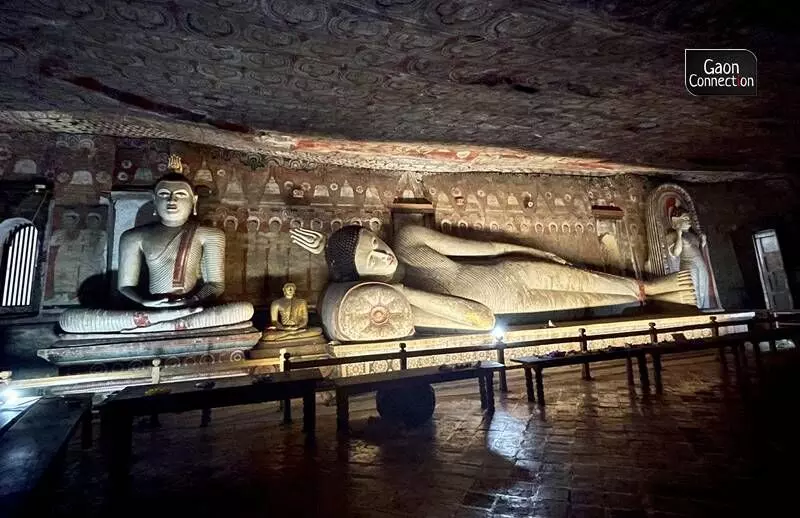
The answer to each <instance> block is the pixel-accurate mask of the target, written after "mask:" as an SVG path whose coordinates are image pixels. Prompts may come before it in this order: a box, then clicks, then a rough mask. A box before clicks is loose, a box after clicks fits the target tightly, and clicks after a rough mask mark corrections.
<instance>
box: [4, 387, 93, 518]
mask: <svg viewBox="0 0 800 518" xmlns="http://www.w3.org/2000/svg"><path fill="white" fill-rule="evenodd" d="M7 424H8V426H6V427H5V428H4V431H3V432H2V435H0V516H2V517H4V518H5V517H11V516H15V515H17V514H22V513H24V512H28V511H29V509H28V510H26V508H27V507H29V506H31V505H33V506H35V504H36V501H35V499H33V498H31V494H32V493H34V492H35V491H36V490H37V489H38V488H39V487H41V485H42V484H41V482H42V480H43V479H45V478H46V476H47V475H49V474H51V473H52V472H53V468H54V466H55V465H56V464H57V463H58V462H57V461H59V460H61V459H62V458H63V455H64V452H65V450H66V447H67V444H68V443H69V440H70V438H72V436H73V434H74V433H75V431H76V430H77V429H78V426H79V425H81V428H82V441H81V443H82V446H83V447H84V448H88V447H89V446H91V443H92V401H91V398H89V397H69V398H66V397H54V398H42V399H40V400H38V401H37V402H35V403H34V404H33V405H31V406H30V407H29V408H28V409H27V410H25V411H24V412H22V413H21V414H20V415H18V416H15V417H14V418H13V421H12V420H9V423H7ZM37 514H38V513H37Z"/></svg>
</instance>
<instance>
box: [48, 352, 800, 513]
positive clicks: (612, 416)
mask: <svg viewBox="0 0 800 518" xmlns="http://www.w3.org/2000/svg"><path fill="white" fill-rule="evenodd" d="M768 360H769V361H768V362H767V365H766V371H765V374H764V375H762V376H761V377H757V376H755V375H754V374H751V376H748V379H750V381H749V382H744V380H743V379H737V376H736V374H735V372H734V371H733V369H732V368H731V367H729V369H728V370H723V369H722V368H721V366H720V364H719V363H718V362H717V361H716V360H715V358H714V356H711V355H707V356H695V357H691V358H686V357H684V358H681V359H677V360H667V361H666V362H665V369H664V384H665V390H664V393H663V394H661V395H656V394H654V393H650V394H643V393H642V392H641V390H640V389H639V388H638V386H637V387H636V389H635V391H633V392H632V391H629V388H628V386H627V384H626V381H625V374H624V369H623V368H622V366H621V365H619V366H613V367H610V368H605V369H600V368H597V369H594V371H593V374H594V376H595V378H596V379H595V381H592V382H584V381H581V379H580V374H579V371H578V370H576V369H569V370H560V371H554V372H553V373H552V374H548V375H547V380H546V385H545V388H546V390H547V395H548V398H549V399H548V405H547V407H546V411H541V410H539V409H538V408H536V407H535V406H534V405H529V404H528V402H527V401H526V399H525V397H524V384H523V382H522V377H521V376H520V375H519V371H517V372H516V374H515V375H514V376H511V377H510V379H509V385H510V389H511V392H510V393H509V394H507V395H506V396H505V398H503V399H501V401H500V402H499V404H498V409H497V412H496V413H495V415H494V417H492V418H484V417H483V415H482V414H481V412H480V405H479V402H478V397H477V387H475V386H473V384H459V385H455V386H454V385H451V386H450V387H447V388H445V389H442V390H438V391H437V397H438V405H437V411H436V414H435V420H434V422H433V423H432V424H431V425H430V426H426V427H424V428H420V429H416V430H413V431H402V430H398V429H396V428H393V427H390V426H387V425H386V424H385V423H381V422H380V420H379V419H377V418H374V417H373V416H375V415H376V414H375V410H374V400H373V399H372V398H363V399H360V400H358V402H356V403H354V404H353V405H352V406H351V411H352V416H351V417H352V420H353V428H354V432H353V433H352V434H351V436H350V437H349V438H345V439H342V438H337V436H336V433H335V417H334V412H333V408H332V407H326V406H324V405H320V415H319V430H318V441H317V443H318V444H317V446H316V448H315V449H313V450H307V449H306V448H305V447H304V446H303V436H302V434H301V433H300V426H301V423H300V422H299V421H298V422H296V423H294V424H293V425H292V426H290V427H288V428H286V427H283V426H282V425H281V424H280V423H279V421H280V414H278V412H277V408H276V405H274V404H266V405H254V406H246V407H236V408H229V409H220V410H216V411H214V416H213V421H212V424H211V426H210V427H208V428H199V427H198V423H199V413H196V412H193V413H187V414H183V415H166V416H163V417H162V419H161V422H162V425H161V427H160V428H157V429H151V428H149V427H148V426H147V425H146V423H145V422H142V423H140V426H138V427H137V429H136V431H135V432H134V456H135V465H134V467H133V470H132V489H131V494H130V496H129V497H128V498H127V499H125V500H124V501H117V502H110V501H109V500H108V499H106V498H104V494H105V493H104V487H105V483H106V480H105V471H104V469H103V464H102V461H101V457H100V455H99V452H98V451H97V448H95V449H93V450H91V451H89V452H87V453H81V451H80V448H79V447H78V445H77V444H75V445H73V447H71V449H70V451H69V454H68V458H67V466H66V473H65V475H64V477H63V478H62V481H61V487H60V489H59V490H57V492H56V494H55V495H54V496H53V498H52V499H51V503H50V505H48V506H47V507H48V508H49V509H50V510H51V511H52V513H53V514H54V515H56V516H81V517H88V516H141V517H148V518H149V517H153V516H187V517H195V516H218V517H223V518H231V517H233V516H248V517H261V516H264V517H266V516H270V517H272V516H291V517H299V516H324V517H331V516H355V517H362V516H363V517H391V516H395V517H396V516H408V517H412V516H413V517H446V516H447V517H449V516H457V517H465V518H466V517H472V516H506V515H508V516H543V517H544V516H547V517H565V516H602V517H638V516H650V517H664V518H666V517H677V516H791V515H796V513H797V510H796V508H794V506H792V507H789V508H787V509H786V510H781V508H780V507H779V506H780V505H781V504H782V503H784V502H790V503H794V500H795V499H794V498H793V497H794V496H795V495H796V494H797V493H798V491H800V489H798V488H797V482H798V480H800V477H798V476H797V474H796V469H797V466H798V464H797V460H798V455H797V453H798V447H797V446H796V441H797V440H798V438H800V435H798V425H797V424H796V423H797V421H798V420H797V419H796V414H797V411H798V409H800V406H799V405H798V399H799V398H798V394H799V393H800V391H799V390H798V387H797V384H796V380H797V379H798V376H797V373H798V372H800V361H798V360H797V359H796V357H795V355H794V354H791V353H788V354H782V355H781V357H780V358H769V359H768ZM729 365H730V364H729ZM751 368H752V361H751ZM296 414H297V415H300V412H299V408H298V412H297V413H296ZM793 508H794V510H792V509H793Z"/></svg>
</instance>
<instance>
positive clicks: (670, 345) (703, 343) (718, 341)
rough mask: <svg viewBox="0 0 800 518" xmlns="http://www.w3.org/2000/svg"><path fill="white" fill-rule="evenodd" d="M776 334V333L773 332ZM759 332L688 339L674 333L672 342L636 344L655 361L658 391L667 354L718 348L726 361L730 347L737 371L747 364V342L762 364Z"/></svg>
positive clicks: (660, 389)
mask: <svg viewBox="0 0 800 518" xmlns="http://www.w3.org/2000/svg"><path fill="white" fill-rule="evenodd" d="M772 334H775V333H772ZM759 336H760V334H759V333H735V334H729V335H722V336H714V337H710V338H693V339H687V338H685V337H681V336H675V335H673V338H675V341H672V342H659V343H657V344H646V345H639V346H635V348H636V349H637V350H639V351H642V352H644V353H645V354H648V355H650V357H651V358H652V361H653V379H654V382H655V386H656V391H658V392H661V391H662V390H663V383H662V377H661V371H662V365H661V356H662V355H665V354H677V353H687V352H693V351H705V350H708V349H718V350H719V353H720V359H722V360H723V361H724V358H725V349H726V348H730V350H731V352H732V353H733V357H734V364H735V366H736V369H737V371H738V370H740V369H741V367H742V366H745V367H746V366H747V355H746V354H745V347H744V344H745V342H752V343H753V354H754V356H755V359H756V364H757V365H758V366H759V367H760V366H761V349H760V348H759V339H758V337H759ZM768 336H769V335H768Z"/></svg>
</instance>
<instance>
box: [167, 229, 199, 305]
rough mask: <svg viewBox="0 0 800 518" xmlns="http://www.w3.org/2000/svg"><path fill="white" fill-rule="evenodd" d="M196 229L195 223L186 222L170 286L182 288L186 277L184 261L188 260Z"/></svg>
mask: <svg viewBox="0 0 800 518" xmlns="http://www.w3.org/2000/svg"><path fill="white" fill-rule="evenodd" d="M196 231H197V223H195V222H193V221H190V222H188V223H186V226H185V227H184V229H183V231H182V234H181V242H180V244H179V245H178V255H177V256H176V257H175V268H174V269H173V270H172V287H173V288H174V289H179V290H183V289H184V286H185V282H184V280H185V279H186V263H187V261H188V260H189V252H190V251H191V249H192V242H193V241H194V234H195V232H196Z"/></svg>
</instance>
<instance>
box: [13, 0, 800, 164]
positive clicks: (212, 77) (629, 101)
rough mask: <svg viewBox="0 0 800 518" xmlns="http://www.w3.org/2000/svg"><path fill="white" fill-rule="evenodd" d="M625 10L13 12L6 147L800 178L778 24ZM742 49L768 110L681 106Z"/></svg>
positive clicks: (748, 105)
mask: <svg viewBox="0 0 800 518" xmlns="http://www.w3.org/2000/svg"><path fill="white" fill-rule="evenodd" d="M771 3H772V2H767V4H771ZM619 4H620V5H617V4H616V3H611V2H598V1H593V0H589V1H576V0H553V1H542V2H526V1H518V0H492V1H488V0H339V1H333V0H317V1H312V0H176V1H155V0H127V1H126V0H6V1H4V2H2V3H0V74H1V75H2V77H3V80H2V82H0V127H2V128H3V129H10V130H14V129H17V130H30V129H38V130H47V131H70V125H72V126H73V127H72V129H71V131H72V132H80V131H88V132H92V133H105V134H112V135H122V136H158V134H162V133H163V134H164V135H165V136H166V137H168V138H178V139H183V140H194V141H198V139H200V140H202V143H210V144H214V143H216V144H218V145H223V146H229V147H231V146H232V147H235V148H240V149H241V148H247V147H252V148H255V150H259V151H263V152H271V151H275V150H283V151H284V152H287V153H290V152H297V153H306V155H307V156H308V157H311V158H315V157H316V158H317V159H325V160H328V159H330V160H333V161H334V162H335V161H337V160H339V161H341V160H344V161H347V160H350V164H351V165H357V166H358V165H360V166H363V167H374V164H369V163H368V162H369V160H386V161H388V162H389V165H392V163H393V161H395V162H396V163H395V164H394V165H395V167H394V168H399V169H407V168H412V169H420V170H426V169H427V170H452V171H469V170H484V171H486V170H497V171H506V170H508V171H521V170H534V171H551V170H557V169H558V170H561V169H563V170H569V169H570V168H572V169H573V170H579V169H581V168H582V167H583V169H586V170H595V169H596V170H598V171H602V170H604V169H606V170H617V169H620V170H622V169H641V170H647V169H648V168H658V169H666V170H695V171H701V170H717V171H719V170H732V171H762V172H772V171H782V170H787V169H789V168H791V167H792V166H794V165H796V164H797V161H798V159H799V158H800V155H798V154H797V153H796V151H795V150H794V141H795V139H796V135H797V129H798V128H797V126H798V122H797V121H798V120H800V117H798V114H800V109H798V107H799V105H800V102H798V99H797V96H792V95H790V94H791V93H793V89H794V85H795V84H796V81H797V79H798V65H797V64H795V63H794V56H792V55H791V50H792V49H793V48H797V46H796V44H797V36H794V35H791V34H789V33H788V31H787V33H786V34H784V33H783V32H782V28H781V27H780V26H779V24H777V25H776V22H775V18H776V17H773V18H765V17H764V16H761V18H758V19H755V20H754V19H753V16H751V15H752V13H744V12H741V11H740V10H736V9H740V7H736V6H740V5H741V4H742V3H733V5H734V7H728V6H726V5H724V4H725V3H724V2H712V1H705V0H703V1H699V2H689V1H688V0H687V1H682V0H648V1H642V2H635V6H631V5H627V4H628V3H619ZM630 4H634V3H630ZM767 4H765V5H767ZM765 9H766V8H764V9H762V11H764V10H765ZM762 15H763V12H762ZM746 16H749V18H748V19H749V20H750V21H748V22H747V23H746V22H745V21H743V20H744V19H745V17H746ZM759 24H760V25H759ZM757 25H758V26H757ZM731 46H736V47H745V48H749V49H751V50H753V51H754V52H755V53H756V55H757V56H758V57H759V83H760V85H759V96H758V97H756V98H748V97H716V98H710V97H702V98H701V97H693V96H691V95H690V94H689V93H688V92H686V91H685V89H684V85H683V49H684V48H686V47H731ZM105 121H114V122H112V123H106V122H105ZM64 126H67V128H66V130H65V129H64ZM111 127H113V128H112V129H109V128H111ZM154 133H155V134H154ZM201 137H202V138H201ZM214 139H217V141H215V140H214ZM234 141H235V142H234ZM430 150H433V151H430ZM437 150H438V151H437ZM471 153H472V154H471ZM320 157H321V158H320ZM565 161H566V162H567V165H566V166H565V165H564V164H565ZM570 161H572V162H570ZM362 162H363V163H362ZM602 164H606V165H605V166H603V165H602ZM389 168H392V167H389Z"/></svg>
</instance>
